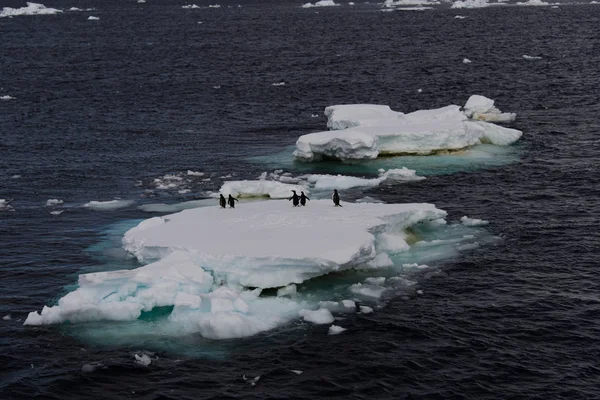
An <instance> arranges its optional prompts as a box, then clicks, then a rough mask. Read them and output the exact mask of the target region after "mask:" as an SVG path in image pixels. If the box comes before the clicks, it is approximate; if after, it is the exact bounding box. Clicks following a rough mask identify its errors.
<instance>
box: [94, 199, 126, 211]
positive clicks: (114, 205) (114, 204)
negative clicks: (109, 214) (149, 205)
mask: <svg viewBox="0 0 600 400" xmlns="http://www.w3.org/2000/svg"><path fill="white" fill-rule="evenodd" d="M133 203H134V201H133V200H109V201H95V200H93V201H90V202H88V203H85V204H84V205H83V207H85V208H89V209H92V210H97V211H111V210H118V209H119V208H125V207H129V206H130V205H132V204H133Z"/></svg>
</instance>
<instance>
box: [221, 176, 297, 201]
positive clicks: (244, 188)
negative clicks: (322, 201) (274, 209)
mask: <svg viewBox="0 0 600 400" xmlns="http://www.w3.org/2000/svg"><path fill="white" fill-rule="evenodd" d="M292 190H295V191H296V192H298V194H300V192H301V191H304V193H306V194H308V190H307V189H306V188H305V187H303V186H299V185H290V184H287V183H282V182H277V181H267V180H258V181H227V182H223V186H221V189H220V190H219V193H221V194H223V195H224V196H227V195H232V196H233V197H269V198H271V199H287V198H289V197H291V196H292V194H293V193H292Z"/></svg>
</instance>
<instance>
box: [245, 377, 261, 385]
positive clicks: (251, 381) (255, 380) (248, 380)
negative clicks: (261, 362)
mask: <svg viewBox="0 0 600 400" xmlns="http://www.w3.org/2000/svg"><path fill="white" fill-rule="evenodd" d="M242 379H243V380H244V381H246V383H248V384H249V385H250V386H255V385H256V383H257V382H258V381H259V379H260V375H258V376H255V377H254V378H252V379H250V378H247V377H246V375H242Z"/></svg>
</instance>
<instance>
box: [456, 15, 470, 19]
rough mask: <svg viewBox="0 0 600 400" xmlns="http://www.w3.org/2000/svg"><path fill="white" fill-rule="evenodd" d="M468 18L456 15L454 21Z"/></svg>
mask: <svg viewBox="0 0 600 400" xmlns="http://www.w3.org/2000/svg"><path fill="white" fill-rule="evenodd" d="M465 18H467V17H465V16H464V15H455V16H454V19H465Z"/></svg>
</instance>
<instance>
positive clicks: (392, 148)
mask: <svg viewBox="0 0 600 400" xmlns="http://www.w3.org/2000/svg"><path fill="white" fill-rule="evenodd" d="M325 115H326V116H327V118H328V122H327V127H328V128H330V129H331V130H330V131H323V132H316V133H310V134H307V135H303V136H301V137H300V138H299V139H298V140H297V142H296V150H295V151H294V157H295V158H296V159H297V160H300V161H308V162H310V161H318V160H320V159H322V158H331V159H337V160H342V161H353V160H369V159H375V158H377V157H379V156H385V155H397V154H417V155H427V154H433V153H436V152H440V151H451V150H462V149H465V148H468V147H471V146H474V145H477V144H481V143H490V144H494V145H499V146H506V145H509V144H512V143H514V142H516V141H517V140H518V139H519V138H520V137H521V136H522V134H523V133H522V132H521V131H519V130H516V129H510V128H505V127H501V126H498V125H495V124H493V123H491V122H511V121H514V119H515V118H516V114H514V113H502V112H501V111H500V110H499V109H498V108H496V107H495V106H494V101H493V100H491V99H488V98H486V97H483V96H478V95H473V96H471V97H470V98H469V100H468V101H467V103H466V104H465V106H464V108H463V109H461V107H459V106H456V105H450V106H446V107H443V108H439V109H434V110H420V111H415V112H412V113H410V114H403V113H401V112H397V111H392V110H391V109H390V108H389V107H388V106H384V105H371V104H349V105H337V106H330V107H327V108H325Z"/></svg>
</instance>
